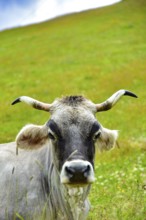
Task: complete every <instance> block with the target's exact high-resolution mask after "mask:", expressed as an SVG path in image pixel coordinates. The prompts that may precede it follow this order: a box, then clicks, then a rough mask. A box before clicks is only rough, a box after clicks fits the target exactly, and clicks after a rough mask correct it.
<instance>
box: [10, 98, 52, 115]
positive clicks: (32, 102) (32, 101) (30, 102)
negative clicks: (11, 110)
mask: <svg viewBox="0 0 146 220" xmlns="http://www.w3.org/2000/svg"><path fill="white" fill-rule="evenodd" d="M19 102H25V103H26V104H28V105H30V106H32V107H33V108H36V109H39V110H44V111H47V112H49V111H50V107H51V105H50V104H47V103H43V102H40V101H38V100H35V99H33V98H30V97H28V96H21V97H19V98H17V99H16V100H14V101H13V102H12V105H15V104H17V103H19Z"/></svg>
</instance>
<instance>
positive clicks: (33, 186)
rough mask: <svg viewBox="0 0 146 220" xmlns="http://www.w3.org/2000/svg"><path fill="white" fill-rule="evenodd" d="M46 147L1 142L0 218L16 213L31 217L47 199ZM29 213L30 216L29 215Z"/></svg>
mask: <svg viewBox="0 0 146 220" xmlns="http://www.w3.org/2000/svg"><path fill="white" fill-rule="evenodd" d="M46 151H48V147H47V146H44V147H43V148H42V149H41V150H36V151H35V150H34V151H29V150H28V151H26V150H25V151H24V150H19V151H18V155H16V144H15V143H14V142H13V143H8V144H1V145H0V201H1V202H0V219H1V220H3V219H13V218H15V217H14V216H15V214H14V213H17V215H20V216H21V215H22V216H23V217H24V218H27V219H32V216H35V213H36V215H37V216H38V213H40V214H41V211H42V209H43V207H44V205H45V202H46V197H47V196H46V195H45V194H46V193H47V192H48V189H47V190H46V188H47V181H45V178H47V177H46V176H45V175H47V174H46V169H45V168H46V164H47V163H48V158H47V156H46V155H47V152H46ZM31 215H32V216H31Z"/></svg>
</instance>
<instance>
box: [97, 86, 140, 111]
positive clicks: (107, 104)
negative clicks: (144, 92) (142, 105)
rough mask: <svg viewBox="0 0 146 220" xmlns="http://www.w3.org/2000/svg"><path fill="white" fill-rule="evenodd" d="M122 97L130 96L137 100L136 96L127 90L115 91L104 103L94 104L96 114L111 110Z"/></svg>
mask: <svg viewBox="0 0 146 220" xmlns="http://www.w3.org/2000/svg"><path fill="white" fill-rule="evenodd" d="M123 95H128V96H132V97H134V98H137V95H135V94H134V93H132V92H130V91H127V90H124V89H121V90H119V91H117V92H116V93H114V94H113V95H112V96H111V97H110V98H108V99H107V100H106V101H104V102H102V103H100V104H96V110H97V112H101V111H107V110H109V109H111V108H112V107H113V106H114V105H115V104H116V103H117V102H118V100H119V99H120V98H121V97H122V96H123Z"/></svg>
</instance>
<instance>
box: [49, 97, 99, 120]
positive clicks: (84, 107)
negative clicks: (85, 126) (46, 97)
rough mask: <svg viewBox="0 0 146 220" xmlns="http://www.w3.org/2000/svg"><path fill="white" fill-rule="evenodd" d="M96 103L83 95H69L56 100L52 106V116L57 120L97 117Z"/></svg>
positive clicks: (91, 118)
mask: <svg viewBox="0 0 146 220" xmlns="http://www.w3.org/2000/svg"><path fill="white" fill-rule="evenodd" d="M95 111H96V109H95V105H94V104H93V103H92V102H91V101H89V100H87V99H85V98H84V97H82V96H69V97H68V96H67V97H65V98H62V99H58V100H56V101H55V102H54V103H53V105H52V108H51V118H52V119H53V120H54V121H56V122H58V123H59V122H60V123H61V122H70V121H71V122H72V121H76V122H81V121H88V120H93V119H94V118H95V116H94V112H95Z"/></svg>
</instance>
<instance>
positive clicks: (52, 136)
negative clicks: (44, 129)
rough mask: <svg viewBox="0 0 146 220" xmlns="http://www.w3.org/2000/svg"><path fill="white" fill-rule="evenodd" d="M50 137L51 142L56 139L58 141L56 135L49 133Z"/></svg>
mask: <svg viewBox="0 0 146 220" xmlns="http://www.w3.org/2000/svg"><path fill="white" fill-rule="evenodd" d="M48 136H49V138H50V139H51V140H55V139H56V138H55V135H54V134H53V133H52V132H51V131H49V132H48Z"/></svg>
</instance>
